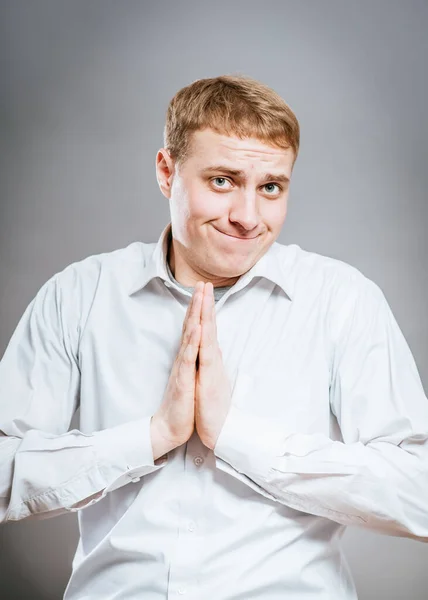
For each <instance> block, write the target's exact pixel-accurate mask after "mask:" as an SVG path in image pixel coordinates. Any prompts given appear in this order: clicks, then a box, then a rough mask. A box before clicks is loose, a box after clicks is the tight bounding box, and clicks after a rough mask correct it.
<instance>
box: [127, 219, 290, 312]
mask: <svg viewBox="0 0 428 600" xmlns="http://www.w3.org/2000/svg"><path fill="white" fill-rule="evenodd" d="M170 239H171V222H169V223H168V225H166V227H165V228H164V229H163V231H162V233H161V235H160V237H159V239H158V241H157V243H156V245H155V247H154V250H153V253H152V254H151V255H150V256H149V257H148V259H147V262H146V265H145V266H143V267H142V268H141V267H140V269H139V271H138V273H137V274H136V275H135V277H133V279H132V284H131V285H130V287H129V289H128V294H129V295H130V296H131V295H132V294H135V293H136V292H138V291H139V290H141V289H142V288H143V287H144V286H146V285H147V283H148V282H149V281H151V280H152V279H153V278H155V277H160V278H161V279H163V280H164V281H169V275H168V270H167V266H166V261H167V255H168V246H169V242H170ZM281 246H282V248H284V247H285V248H287V246H284V245H282V244H278V243H277V242H274V243H273V244H272V245H271V246H270V247H269V248H268V250H267V252H265V254H264V255H263V256H262V257H261V258H260V259H259V260H258V261H257V262H256V263H255V264H254V265H253V266H252V267H251V269H250V270H249V271H247V272H246V273H244V274H243V275H242V277H241V278H240V279H239V280H238V281H237V282H236V284H235V286H236V287H237V291H238V289H242V288H243V287H245V286H246V285H247V284H248V283H250V281H251V280H252V279H253V278H254V277H265V278H266V279H268V280H270V281H272V282H274V283H276V284H277V285H278V286H279V287H280V288H281V289H282V290H283V291H284V292H285V293H286V294H287V296H288V298H289V299H290V300H292V296H293V285H292V278H291V272H290V267H291V265H290V261H289V260H288V261H287V260H284V254H282V253H281V252H280V249H281ZM289 258H291V257H289ZM287 272H289V275H290V277H289V278H288V279H287Z"/></svg>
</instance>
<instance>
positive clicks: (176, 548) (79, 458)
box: [0, 224, 428, 600]
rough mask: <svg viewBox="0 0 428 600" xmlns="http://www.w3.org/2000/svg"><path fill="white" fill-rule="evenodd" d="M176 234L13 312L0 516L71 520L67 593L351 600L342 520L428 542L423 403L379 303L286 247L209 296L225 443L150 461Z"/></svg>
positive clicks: (376, 291)
mask: <svg viewBox="0 0 428 600" xmlns="http://www.w3.org/2000/svg"><path fill="white" fill-rule="evenodd" d="M169 234H170V224H168V225H167V226H166V227H165V229H164V230H163V232H162V234H161V236H160V238H159V240H158V242H157V243H143V242H138V241H137V242H133V243H131V244H129V245H128V246H127V247H125V248H121V249H117V250H114V251H112V252H106V253H103V254H98V255H93V256H89V257H87V258H85V259H84V260H81V261H78V262H75V263H73V264H71V265H69V266H67V267H66V268H65V269H64V270H62V271H61V272H59V273H57V274H55V275H54V276H52V277H51V278H50V279H49V280H48V281H47V282H46V283H45V284H44V285H43V286H42V287H41V288H40V290H39V291H38V293H37V295H36V296H35V298H34V299H33V300H32V302H31V303H30V304H29V306H28V307H27V309H26V311H25V313H24V314H23V316H22V317H21V319H20V321H19V324H18V325H17V327H16V329H15V331H14V333H13V335H12V337H11V340H10V342H9V344H8V346H7V348H6V352H5V354H4V356H3V359H2V362H1V363H0V433H2V434H3V435H2V436H1V437H0V459H1V466H2V468H1V474H0V501H1V504H0V520H1V521H3V522H6V521H14V520H18V519H24V518H27V517H30V518H31V517H32V516H33V517H34V518H45V517H51V516H54V515H59V514H62V513H66V512H69V511H77V512H78V521H79V528H80V540H79V545H78V548H77V551H76V554H75V557H74V560H73V571H72V575H71V578H70V581H69V583H68V585H67V589H66V591H65V595H64V599H65V600H113V599H114V600H135V599H144V600H161V599H162V600H165V599H168V600H173V599H174V600H175V599H178V598H187V599H192V600H214V599H215V600H238V599H239V600H248V599H249V598H254V599H257V600H268V599H272V600H280V599H281V600H282V599H287V600H306V599H308V600H309V599H310V598H314V599H315V598H316V599H317V600H327V599H328V600H354V599H355V598H357V594H356V591H355V586H354V582H353V579H352V575H351V573H350V569H349V566H348V564H347V561H346V559H345V556H344V553H343V551H342V550H341V545H340V541H341V537H342V535H343V533H344V531H345V529H346V526H348V525H356V526H358V527H363V528H366V529H368V530H371V531H377V532H380V533H384V534H386V535H393V536H402V537H408V538H413V539H414V540H418V541H422V542H428V399H427V397H426V395H425V393H424V389H423V386H422V383H421V379H420V376H419V374H418V370H417V367H416V364H415V361H414V359H413V356H412V354H411V351H410V349H409V347H408V345H407V343H406V340H405V338H404V336H403V334H402V332H401V330H400V328H399V326H398V324H397V322H396V320H395V318H394V316H393V314H392V312H391V309H390V307H389V305H388V303H387V301H386V299H385V296H384V294H383V292H382V291H381V289H380V287H379V286H378V285H376V284H375V283H374V282H373V281H371V280H370V279H368V278H367V277H366V276H364V275H363V274H362V273H361V272H360V271H359V270H358V269H356V268H355V267H352V266H351V265H349V264H347V263H345V262H342V261H340V260H337V259H333V258H330V257H326V256H322V255H320V254H317V253H314V252H309V251H306V250H303V249H302V248H301V247H300V246H299V245H297V244H289V245H284V244H280V243H278V242H275V243H274V244H273V245H272V246H271V247H270V248H269V250H268V252H267V253H266V254H265V255H264V256H263V257H262V258H261V259H260V260H259V261H258V262H257V263H256V264H255V265H254V266H253V267H252V269H250V271H248V272H247V273H245V274H244V275H243V276H241V277H240V279H239V280H238V281H237V282H236V283H235V285H233V286H231V287H230V288H229V289H227V290H223V292H224V293H223V294H222V295H221V298H220V299H219V300H218V301H217V302H216V315H217V317H216V319H217V331H218V340H219V344H220V348H221V350H222V355H223V360H224V364H225V368H226V371H227V373H228V375H229V376H230V378H231V382H232V384H233V396H232V405H231V408H230V411H229V414H228V415H227V418H226V421H225V423H224V426H223V429H222V430H221V432H220V435H219V438H218V441H217V444H216V446H215V448H214V451H212V450H209V449H208V448H206V447H205V446H204V445H203V444H202V442H201V440H200V439H199V437H198V435H197V433H196V432H194V434H193V435H192V437H191V438H190V439H189V441H188V442H187V443H186V444H184V445H182V446H180V447H178V448H176V449H174V450H173V451H171V452H169V453H168V454H167V455H165V456H164V457H160V458H159V459H157V460H156V461H153V453H152V447H151V439H150V419H151V416H152V415H153V414H154V413H155V412H156V411H157V409H158V407H159V406H160V404H161V402H162V399H163V394H164V391H165V388H166V385H167V381H168V378H169V375H170V371H171V368H172V364H173V361H174V359H175V356H176V354H177V351H178V348H179V344H180V338H181V329H182V324H183V319H184V316H185V313H186V310H187V306H188V303H189V300H190V296H191V292H190V291H188V289H185V288H183V286H180V285H177V284H176V283H175V282H174V280H173V279H171V277H169V275H168V270H167V268H166V267H167V262H166V256H167V254H166V253H167V246H168V240H169ZM79 406H80V426H79V430H77V429H74V430H72V431H68V428H69V426H70V420H71V418H72V416H73V414H74V412H75V411H76V409H77V408H78V407H79Z"/></svg>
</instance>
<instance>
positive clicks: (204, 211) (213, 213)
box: [189, 185, 227, 220]
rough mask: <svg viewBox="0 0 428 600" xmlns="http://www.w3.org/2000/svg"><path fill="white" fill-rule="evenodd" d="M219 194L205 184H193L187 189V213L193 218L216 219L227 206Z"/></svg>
mask: <svg viewBox="0 0 428 600" xmlns="http://www.w3.org/2000/svg"><path fill="white" fill-rule="evenodd" d="M219 196H220V195H219V194H215V193H214V192H212V191H210V190H209V189H208V188H207V187H206V186H203V185H195V186H193V187H192V188H191V189H190V190H189V214H190V215H191V216H192V217H193V218H195V219H202V220H207V219H208V220H209V219H217V218H218V217H219V216H222V215H223V213H224V211H225V209H226V208H225V207H226V206H227V204H226V202H225V201H223V202H222V199H221V198H220V197H219Z"/></svg>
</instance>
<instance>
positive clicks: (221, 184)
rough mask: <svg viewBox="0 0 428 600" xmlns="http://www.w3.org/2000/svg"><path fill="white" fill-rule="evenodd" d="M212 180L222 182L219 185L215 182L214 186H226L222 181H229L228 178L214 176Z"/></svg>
mask: <svg viewBox="0 0 428 600" xmlns="http://www.w3.org/2000/svg"><path fill="white" fill-rule="evenodd" d="M212 181H219V182H222V183H220V185H217V184H216V187H220V188H225V187H226V186H225V185H223V184H224V183H226V182H228V183H230V181H229V180H228V179H226V178H225V177H214V179H212Z"/></svg>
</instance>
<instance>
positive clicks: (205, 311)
mask: <svg viewBox="0 0 428 600" xmlns="http://www.w3.org/2000/svg"><path fill="white" fill-rule="evenodd" d="M212 298H213V285H212V283H211V282H208V283H206V284H205V290H204V296H203V300H202V311H201V326H202V329H201V345H200V348H199V363H200V365H206V364H208V363H209V362H211V361H212V359H213V357H214V350H215V348H214V343H215V340H214V337H213V316H212V301H213V300H212Z"/></svg>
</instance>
